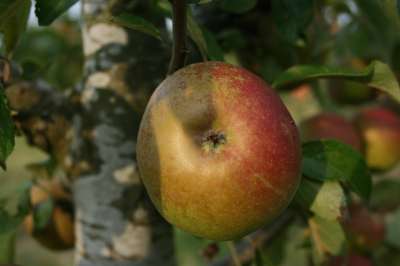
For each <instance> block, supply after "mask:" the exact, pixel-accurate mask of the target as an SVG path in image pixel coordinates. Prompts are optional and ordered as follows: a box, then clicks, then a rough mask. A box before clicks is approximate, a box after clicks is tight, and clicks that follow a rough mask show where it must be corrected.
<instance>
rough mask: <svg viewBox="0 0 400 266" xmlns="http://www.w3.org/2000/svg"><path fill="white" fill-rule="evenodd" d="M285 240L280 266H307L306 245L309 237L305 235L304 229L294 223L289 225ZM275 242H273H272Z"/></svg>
mask: <svg viewBox="0 0 400 266" xmlns="http://www.w3.org/2000/svg"><path fill="white" fill-rule="evenodd" d="M286 234H287V238H286V239H284V249H285V250H284V254H282V255H281V260H282V263H280V262H279V264H276V265H280V266H294V265H296V266H308V265H309V259H308V257H309V248H308V247H306V244H307V243H308V242H309V237H308V236H307V235H306V232H305V228H304V227H303V226H300V225H298V224H296V223H293V224H291V225H289V227H288V231H287V233H286ZM273 242H275V241H273Z"/></svg>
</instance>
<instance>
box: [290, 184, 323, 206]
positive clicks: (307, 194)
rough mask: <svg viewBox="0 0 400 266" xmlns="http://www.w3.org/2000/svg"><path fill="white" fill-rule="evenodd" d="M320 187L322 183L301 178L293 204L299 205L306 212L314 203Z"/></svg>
mask: <svg viewBox="0 0 400 266" xmlns="http://www.w3.org/2000/svg"><path fill="white" fill-rule="evenodd" d="M321 186H322V182H319V181H314V180H309V179H307V178H302V179H301V183H300V186H299V188H298V189H297V192H296V195H295V196H294V202H295V203H297V204H299V205H300V206H301V207H302V208H303V209H305V210H308V209H309V208H310V206H311V204H312V203H313V202H314V200H315V198H316V196H317V194H318V191H319V190H320V189H321Z"/></svg>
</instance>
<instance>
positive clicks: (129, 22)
mask: <svg viewBox="0 0 400 266" xmlns="http://www.w3.org/2000/svg"><path fill="white" fill-rule="evenodd" d="M111 22H113V23H116V24H119V25H121V26H124V27H127V28H129V29H132V30H136V31H140V32H143V33H146V34H148V35H150V36H153V37H154V38H157V39H159V40H161V34H160V31H159V29H158V28H157V27H156V26H154V25H153V24H152V23H151V22H149V21H147V20H145V19H144V18H142V17H139V16H134V15H131V14H128V13H122V14H119V15H118V16H114V17H112V18H111Z"/></svg>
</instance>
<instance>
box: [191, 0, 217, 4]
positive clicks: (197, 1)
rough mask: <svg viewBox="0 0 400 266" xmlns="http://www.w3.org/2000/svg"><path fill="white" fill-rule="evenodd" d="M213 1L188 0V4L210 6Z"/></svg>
mask: <svg viewBox="0 0 400 266" xmlns="http://www.w3.org/2000/svg"><path fill="white" fill-rule="evenodd" d="M212 1H213V0H187V1H186V3H188V4H199V5H203V4H208V3H210V2H212Z"/></svg>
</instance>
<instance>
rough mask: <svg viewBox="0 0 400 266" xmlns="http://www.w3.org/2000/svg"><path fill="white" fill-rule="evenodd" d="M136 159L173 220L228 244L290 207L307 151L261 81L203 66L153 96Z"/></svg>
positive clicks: (231, 69) (221, 66)
mask: <svg viewBox="0 0 400 266" xmlns="http://www.w3.org/2000/svg"><path fill="white" fill-rule="evenodd" d="M137 161H138V166H139V171H140V175H141V178H142V181H143V183H144V185H145V187H146V189H147V192H148V194H149V195H150V198H151V200H152V201H153V203H154V205H155V206H156V208H157V209H158V211H159V212H160V213H161V214H162V215H163V216H164V217H165V219H166V220H167V221H169V222H170V223H172V224H174V225H175V226H177V227H179V228H181V229H183V230H185V231H187V232H190V233H192V234H193V235H196V236H200V237H203V238H208V239H212V240H231V239H237V238H240V237H242V236H244V235H246V234H247V233H249V232H252V231H254V230H256V229H258V228H259V227H261V226H262V225H264V224H266V223H268V222H269V221H271V220H272V219H274V218H276V217H277V216H278V215H279V214H280V213H281V212H282V211H283V210H284V209H285V208H286V207H287V206H288V204H289V202H290V201H291V199H292V198H293V196H294V193H295V191H296V189H297V187H298V184H299V181H300V165H301V146H300V139H299V133H298V129H297V127H296V125H295V123H294V121H293V119H292V118H291V116H290V114H289V112H288V110H287V109H286V107H285V106H284V104H283V103H282V101H281V99H280V98H279V96H278V95H277V94H276V93H275V91H274V90H273V89H271V87H269V86H268V85H267V84H266V83H264V81H263V80H261V78H259V77H257V76H256V75H254V74H252V73H250V72H248V71H247V70H245V69H243V68H240V67H236V66H232V65H229V64H226V63H222V62H206V63H197V64H193V65H190V66H187V67H185V68H183V69H181V70H179V71H177V72H176V73H174V74H173V75H170V76H169V77H167V78H166V79H165V80H164V81H163V82H162V83H161V84H160V85H159V87H158V88H157V89H156V91H155V92H154V94H153V95H152V97H151V99H150V101H149V103H148V105H147V108H146V111H145V113H144V115H143V118H142V121H141V124H140V129H139V134H138V142H137Z"/></svg>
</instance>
